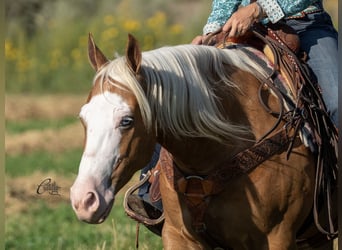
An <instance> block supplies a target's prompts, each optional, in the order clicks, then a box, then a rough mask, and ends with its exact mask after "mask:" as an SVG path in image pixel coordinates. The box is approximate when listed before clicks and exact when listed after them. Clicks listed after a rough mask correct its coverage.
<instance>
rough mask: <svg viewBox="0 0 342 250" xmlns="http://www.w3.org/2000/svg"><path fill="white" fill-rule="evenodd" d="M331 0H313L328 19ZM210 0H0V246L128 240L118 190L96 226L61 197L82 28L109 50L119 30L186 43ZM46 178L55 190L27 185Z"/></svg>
mask: <svg viewBox="0 0 342 250" xmlns="http://www.w3.org/2000/svg"><path fill="white" fill-rule="evenodd" d="M337 2H338V1H337V0H324V1H323V3H324V5H325V8H326V10H327V11H328V12H329V13H330V14H331V16H332V18H333V20H334V24H335V27H336V28H337V27H338V23H337V17H338V15H337V14H338V13H337V11H338V8H337ZM210 6H211V1H208V0H173V1H165V0H111V1H109V0H97V1H93V0H72V1H70V0H5V14H6V34H5V75H6V95H5V102H6V104H5V119H6V131H5V133H6V142H5V154H6V185H5V216H6V221H5V227H6V228H5V230H6V235H5V237H6V242H5V248H6V249H82V250H83V249H116V250H119V249H120V250H121V249H135V230H136V224H135V222H134V221H132V220H131V219H129V218H128V217H127V216H126V215H125V213H124V211H123V208H122V195H123V193H124V190H123V191H122V192H120V194H119V196H118V198H117V200H116V203H115V206H114V207H113V210H112V213H111V215H110V217H109V218H108V219H107V221H106V222H105V223H103V224H101V225H87V224H84V223H82V222H79V221H78V220H77V219H76V217H75V215H74V212H73V211H72V209H71V206H70V202H69V188H70V186H71V184H72V182H73V180H74V179H75V177H76V175H77V171H78V164H79V160H80V157H81V154H82V145H83V128H82V127H81V125H80V123H79V121H78V118H77V115H78V112H79V110H80V108H81V106H82V105H83V103H84V102H85V100H86V98H87V93H88V91H89V90H90V87H91V83H92V78H93V76H94V72H93V70H92V68H91V67H90V65H89V63H88V58H87V38H88V33H89V32H91V33H92V34H93V36H94V38H95V41H96V43H97V44H98V46H99V47H100V48H101V50H102V51H103V52H104V53H105V55H107V57H108V58H109V59H111V58H113V57H114V56H117V55H122V54H123V53H124V49H125V45H126V40H127V34H128V33H131V34H133V35H134V36H135V37H136V38H137V39H138V41H139V42H140V45H141V47H142V49H143V50H151V49H155V48H158V47H161V46H165V45H176V44H183V43H189V42H190V41H191V40H192V38H193V37H195V36H196V35H198V34H201V32H202V27H203V25H204V24H205V22H206V19H207V16H208V14H209V12H210ZM46 178H51V179H52V180H53V181H55V183H56V184H57V185H58V187H59V189H58V193H59V195H51V194H48V192H45V193H43V194H37V192H36V191H37V187H38V185H39V184H40V183H41V182H42V181H43V180H45V179H46ZM137 178H138V177H137V176H136V177H135V179H134V180H133V182H134V181H136V180H137ZM139 239H140V247H139V248H140V249H162V244H161V240H160V238H159V237H157V236H154V235H153V234H152V233H150V232H149V231H147V230H146V229H145V228H143V227H142V228H141V230H140V238H139Z"/></svg>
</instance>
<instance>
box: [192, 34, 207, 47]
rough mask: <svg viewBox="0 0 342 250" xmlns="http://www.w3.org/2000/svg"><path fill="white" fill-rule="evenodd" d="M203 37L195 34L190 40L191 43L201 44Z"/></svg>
mask: <svg viewBox="0 0 342 250" xmlns="http://www.w3.org/2000/svg"><path fill="white" fill-rule="evenodd" d="M203 37H204V36H196V37H195V38H194V39H193V40H192V42H191V44H194V45H201V44H202V43H203Z"/></svg>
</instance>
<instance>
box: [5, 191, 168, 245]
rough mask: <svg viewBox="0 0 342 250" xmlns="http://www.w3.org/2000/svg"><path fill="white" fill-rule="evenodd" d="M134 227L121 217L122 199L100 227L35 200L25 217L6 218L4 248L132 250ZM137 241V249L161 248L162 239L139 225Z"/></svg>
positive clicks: (64, 208)
mask: <svg viewBox="0 0 342 250" xmlns="http://www.w3.org/2000/svg"><path fill="white" fill-rule="evenodd" d="M18 222H19V223H18ZM135 228H136V223H135V222H134V221H133V220H131V219H129V218H128V217H127V216H126V215H125V214H124V211H123V208H122V197H121V198H119V200H118V201H116V204H115V205H114V207H113V209H112V212H111V215H110V216H109V217H108V218H107V220H106V221H105V222H104V223H103V224H99V225H89V224H86V223H84V222H80V221H78V220H77V218H76V216H75V215H74V212H73V211H72V208H71V206H70V205H69V204H67V203H61V204H60V205H58V207H55V208H51V207H49V206H48V205H47V204H46V203H45V202H44V201H35V204H34V205H33V206H32V208H31V209H30V210H28V212H26V213H25V214H16V215H13V216H10V217H8V218H7V219H6V234H5V237H6V242H5V249H7V250H12V249H13V250H16V249H20V250H25V249H27V250H35V249H37V250H40V249H45V250H49V249H51V250H52V249H53V250H55V249H56V250H59V249H63V250H64V249H65V250H68V249H70V250H87V249H89V250H91V249H94V250H95V249H103V250H107V249H114V250H123V249H125V250H126V249H135V232H136V231H135ZM139 239H140V248H139V249H162V244H161V238H160V237H158V236H156V235H154V234H152V233H151V232H149V231H148V230H147V229H145V228H143V227H142V226H141V229H140V237H139Z"/></svg>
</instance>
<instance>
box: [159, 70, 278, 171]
mask: <svg viewBox="0 0 342 250" xmlns="http://www.w3.org/2000/svg"><path fill="white" fill-rule="evenodd" d="M232 78H233V79H234V80H235V81H236V82H237V83H239V86H240V90H241V92H238V93H236V94H235V95H234V96H232V95H229V96H227V91H225V90H224V89H218V90H217V93H216V94H217V95H218V96H219V98H220V99H221V100H222V103H221V105H222V107H223V110H224V112H225V114H224V115H225V116H227V117H229V120H230V121H232V122H234V123H235V124H241V125H242V126H249V127H250V128H251V133H250V134H249V135H248V136H246V139H248V140H236V139H235V140H232V141H231V143H227V144H225V143H219V142H217V141H214V140H211V139H206V138H183V139H175V138H174V137H173V136H170V135H168V134H162V135H161V136H159V138H158V140H159V142H160V144H161V145H162V146H163V147H164V148H166V149H167V150H168V151H169V152H170V153H171V154H172V155H173V157H174V161H175V163H176V164H177V166H178V167H179V168H180V170H182V171H183V172H184V173H188V174H197V175H206V174H209V173H210V172H212V171H213V170H214V169H217V168H218V166H221V165H222V164H224V163H226V162H229V160H230V159H232V157H233V156H234V155H236V154H237V153H239V152H241V151H242V150H244V149H246V148H248V147H250V146H251V145H253V144H254V141H255V140H257V139H258V138H260V137H261V136H263V135H264V134H265V133H266V132H267V131H268V130H269V128H270V127H272V125H273V124H274V123H275V120H276V119H275V118H274V117H272V116H271V115H269V114H268V113H267V112H266V111H265V110H264V109H263V107H262V106H261V105H260V103H259V100H258V88H259V86H260V83H259V81H258V80H257V79H256V78H255V77H254V76H253V75H251V74H249V73H246V72H243V71H241V70H236V71H234V72H233V73H232ZM269 106H270V107H272V108H274V109H273V110H275V109H276V108H277V100H276V98H275V97H273V96H270V97H269Z"/></svg>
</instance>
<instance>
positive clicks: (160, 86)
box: [96, 45, 266, 142]
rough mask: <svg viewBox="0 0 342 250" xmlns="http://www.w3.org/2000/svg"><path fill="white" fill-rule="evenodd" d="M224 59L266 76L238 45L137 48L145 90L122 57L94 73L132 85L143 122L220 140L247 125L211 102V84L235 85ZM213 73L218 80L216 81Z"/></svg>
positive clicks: (129, 88)
mask: <svg viewBox="0 0 342 250" xmlns="http://www.w3.org/2000/svg"><path fill="white" fill-rule="evenodd" d="M224 64H225V65H233V66H236V67H238V68H240V69H242V70H244V71H247V72H251V73H253V74H256V72H258V73H259V74H261V75H262V76H266V73H265V72H264V70H263V69H262V68H261V67H260V66H258V65H257V64H255V63H254V62H253V61H252V60H251V59H250V58H248V57H247V56H246V55H245V54H244V53H243V52H241V51H239V50H236V49H232V50H226V49H225V50H221V49H217V48H214V47H209V46H196V45H180V46H175V47H163V48H160V49H157V50H152V51H148V52H144V53H143V54H142V74H143V76H144V79H145V81H146V84H147V93H145V92H144V91H143V89H142V88H141V85H140V84H139V82H138V81H137V79H136V78H135V76H134V74H133V73H132V72H131V71H130V70H129V68H128V67H127V65H126V59H125V57H120V58H117V59H115V60H113V61H111V62H110V63H108V64H107V65H106V66H105V67H104V68H103V69H102V70H101V71H100V72H99V73H98V74H97V76H96V79H101V81H102V83H103V82H110V83H111V84H115V85H116V86H117V87H120V88H126V89H128V90H129V91H132V92H133V93H134V95H135V96H136V98H137V101H138V103H139V106H140V109H141V113H142V117H143V120H144V123H145V125H146V127H147V128H151V127H152V122H156V121H158V124H156V125H157V126H158V127H159V128H162V129H164V130H165V131H167V132H169V133H172V134H174V135H176V136H191V137H207V138H208V137H209V138H212V139H214V140H217V141H220V142H222V138H227V139H228V141H229V140H230V139H231V138H235V139H236V137H237V136H239V135H240V136H241V135H243V134H245V133H246V132H247V131H248V128H246V127H241V126H237V125H234V124H231V123H230V122H229V121H228V120H227V119H226V118H223V117H222V116H221V115H220V112H219V110H218V107H217V105H216V103H215V98H216V96H215V94H214V92H213V88H215V85H217V84H226V85H227V86H229V88H231V89H232V90H234V91H239V86H237V85H236V84H235V83H233V82H232V81H231V79H230V76H229V75H228V74H227V71H226V70H225V69H224ZM214 76H216V79H221V80H220V81H219V82H218V81H217V80H215V78H214ZM217 77H218V78H217ZM111 79H114V80H116V81H115V82H114V81H112V80H111ZM117 82H120V83H122V84H123V85H124V86H122V85H118V83H117ZM227 98H228V96H227ZM152 111H153V112H152ZM152 113H156V117H152Z"/></svg>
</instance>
